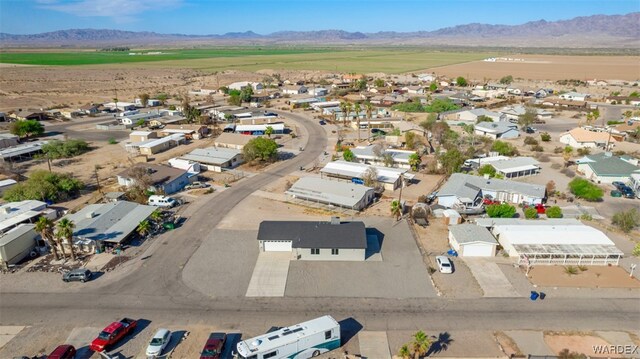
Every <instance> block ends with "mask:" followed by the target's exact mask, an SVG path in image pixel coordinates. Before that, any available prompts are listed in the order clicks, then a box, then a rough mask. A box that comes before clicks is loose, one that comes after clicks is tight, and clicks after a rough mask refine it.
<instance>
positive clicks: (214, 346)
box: [200, 333, 227, 359]
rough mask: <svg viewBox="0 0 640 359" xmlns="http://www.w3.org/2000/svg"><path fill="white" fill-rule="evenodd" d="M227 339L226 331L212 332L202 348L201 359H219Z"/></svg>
mask: <svg viewBox="0 0 640 359" xmlns="http://www.w3.org/2000/svg"><path fill="white" fill-rule="evenodd" d="M226 341H227V335H226V334H225V333H211V334H210V335H209V339H207V342H206V343H205V345H204V348H203V349H202V353H201V354H200V359H219V358H220V355H222V348H224V344H225V342H226Z"/></svg>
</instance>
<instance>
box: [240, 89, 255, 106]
mask: <svg viewBox="0 0 640 359" xmlns="http://www.w3.org/2000/svg"><path fill="white" fill-rule="evenodd" d="M252 96H253V87H251V85H248V86H245V87H244V88H243V89H242V91H240V99H241V100H242V102H251V97H252Z"/></svg>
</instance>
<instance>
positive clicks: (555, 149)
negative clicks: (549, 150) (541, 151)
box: [553, 147, 564, 155]
mask: <svg viewBox="0 0 640 359" xmlns="http://www.w3.org/2000/svg"><path fill="white" fill-rule="evenodd" d="M563 151H564V148H562V147H556V148H554V149H553V153H555V154H557V155H559V154H561V153H562V152H563Z"/></svg>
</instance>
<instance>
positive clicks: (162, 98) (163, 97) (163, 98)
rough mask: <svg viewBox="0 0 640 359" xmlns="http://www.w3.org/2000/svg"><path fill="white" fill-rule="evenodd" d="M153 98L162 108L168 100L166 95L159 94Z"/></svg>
mask: <svg viewBox="0 0 640 359" xmlns="http://www.w3.org/2000/svg"><path fill="white" fill-rule="evenodd" d="M155 97H156V99H157V100H158V101H160V104H161V105H162V106H164V104H165V103H166V102H167V99H168V98H169V96H167V94H166V93H159V94H157V95H156V96H155Z"/></svg>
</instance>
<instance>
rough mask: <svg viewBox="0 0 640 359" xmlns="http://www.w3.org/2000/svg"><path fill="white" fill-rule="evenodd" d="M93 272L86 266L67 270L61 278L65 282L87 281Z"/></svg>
mask: <svg viewBox="0 0 640 359" xmlns="http://www.w3.org/2000/svg"><path fill="white" fill-rule="evenodd" d="M92 276H93V274H92V273H91V271H90V270H88V269H87V268H78V269H73V270H70V271H68V272H67V273H65V274H63V275H62V280H63V281H65V282H82V283H84V282H87V281H89V280H91V277H92Z"/></svg>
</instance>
